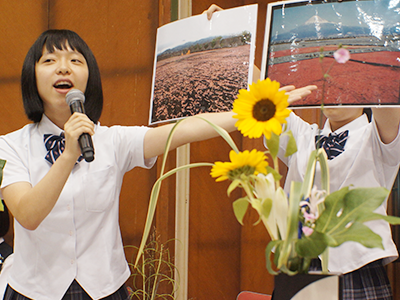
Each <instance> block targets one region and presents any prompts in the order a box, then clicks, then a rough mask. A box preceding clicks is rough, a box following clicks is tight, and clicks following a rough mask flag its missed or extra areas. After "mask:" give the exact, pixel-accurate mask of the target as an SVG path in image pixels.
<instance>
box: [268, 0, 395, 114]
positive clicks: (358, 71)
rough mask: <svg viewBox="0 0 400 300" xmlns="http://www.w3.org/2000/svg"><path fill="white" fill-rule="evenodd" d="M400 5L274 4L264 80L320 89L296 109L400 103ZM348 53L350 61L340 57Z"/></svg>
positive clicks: (374, 1)
mask: <svg viewBox="0 0 400 300" xmlns="http://www.w3.org/2000/svg"><path fill="white" fill-rule="evenodd" d="M399 15H400V2H399V1H392V0H364V1H340V2H339V1H337V2H336V1H328V2H320V1H312V2H309V1H296V2H288V1H285V2H277V3H272V4H269V6H268V13H267V26H266V35H265V43H266V44H265V46H264V50H263V65H262V76H264V78H266V77H269V78H270V79H271V80H276V81H278V82H280V83H281V85H295V86H297V87H301V86H305V85H309V84H315V85H317V86H318V90H317V91H316V92H314V93H313V94H312V95H310V96H308V97H307V98H305V99H303V100H301V101H298V102H295V103H294V104H292V106H293V107H296V108H301V107H305V108H309V107H312V106H320V105H321V101H323V103H324V105H331V106H332V105H355V106H365V107H371V106H376V105H399V104H400V23H399ZM339 48H344V49H346V50H348V52H349V54H350V57H349V59H348V60H347V61H346V62H342V63H340V62H338V60H336V59H335V58H334V53H335V52H336V51H337V50H338V49H339Z"/></svg>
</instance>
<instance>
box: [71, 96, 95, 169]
mask: <svg viewBox="0 0 400 300" xmlns="http://www.w3.org/2000/svg"><path fill="white" fill-rule="evenodd" d="M65 101H66V102H67V104H68V105H69V108H70V109H71V114H73V113H74V112H79V113H83V114H84V113H85V107H84V106H83V103H85V95H84V94H83V93H82V92H81V91H80V90H78V89H72V90H70V91H69V92H68V93H67V95H66V96H65ZM78 142H79V146H80V147H81V152H82V155H83V158H84V159H85V160H86V161H87V162H91V161H93V160H94V149H93V142H92V137H91V136H90V134H88V133H82V134H81V136H80V137H79V139H78Z"/></svg>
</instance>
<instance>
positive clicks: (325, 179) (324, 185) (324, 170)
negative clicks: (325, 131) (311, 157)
mask: <svg viewBox="0 0 400 300" xmlns="http://www.w3.org/2000/svg"><path fill="white" fill-rule="evenodd" d="M316 156H317V159H318V162H319V165H320V168H321V189H323V190H324V191H326V193H327V194H329V167H328V157H327V156H326V152H325V150H323V149H322V148H319V149H318V150H317V153H316Z"/></svg>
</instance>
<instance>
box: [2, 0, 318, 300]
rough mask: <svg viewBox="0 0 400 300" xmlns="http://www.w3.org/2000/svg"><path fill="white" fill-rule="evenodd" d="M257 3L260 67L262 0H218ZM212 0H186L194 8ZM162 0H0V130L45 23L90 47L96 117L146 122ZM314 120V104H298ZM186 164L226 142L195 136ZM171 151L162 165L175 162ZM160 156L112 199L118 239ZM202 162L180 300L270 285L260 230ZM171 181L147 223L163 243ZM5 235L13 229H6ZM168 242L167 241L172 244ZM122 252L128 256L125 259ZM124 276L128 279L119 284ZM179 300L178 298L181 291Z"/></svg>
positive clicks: (135, 217) (221, 151) (193, 191)
mask: <svg viewBox="0 0 400 300" xmlns="http://www.w3.org/2000/svg"><path fill="white" fill-rule="evenodd" d="M257 2H258V4H259V14H258V18H259V22H258V28H257V48H256V65H258V66H260V64H261V57H262V47H263V36H264V27H265V14H266V7H267V2H266V1H246V0H220V1H218V3H217V4H219V5H220V6H222V7H224V8H231V7H236V6H241V5H245V4H253V3H257ZM212 3H213V1H208V0H193V4H192V9H193V14H200V13H202V12H203V10H205V9H206V8H208V7H209V5H210V4H212ZM170 5H171V2H170V0H144V1H137V0H117V1H115V0H96V1H95V0H69V1H61V0H59V1H57V0H24V1H7V0H0V28H2V35H1V39H0V107H1V110H0V120H1V121H0V124H1V125H0V134H5V133H8V132H10V131H13V130H16V129H19V128H21V127H22V126H23V125H25V124H26V123H27V122H28V120H27V118H26V117H25V115H24V111H23V107H22V100H21V93H20V85H19V77H20V71H21V68H22V63H23V59H24V57H25V54H26V53H27V51H28V49H29V47H30V45H31V44H32V43H33V42H34V41H35V40H36V38H37V37H38V36H39V34H40V33H41V32H42V31H44V30H46V29H49V28H57V29H61V28H66V29H71V30H74V31H76V32H77V33H78V34H79V35H80V36H81V37H82V38H83V39H84V40H85V41H86V42H87V43H88V45H89V46H90V47H91V49H92V51H93V52H94V54H95V56H96V58H97V60H98V63H99V66H100V70H101V74H102V80H103V90H104V100H105V102H104V109H103V114H102V117H101V118H100V122H101V124H103V125H114V124H121V125H146V124H147V122H148V115H149V103H150V95H151V80H152V70H153V69H152V68H153V59H154V46H155V37H156V29H157V27H158V26H161V25H163V24H166V23H168V22H169V21H170V17H171V13H170ZM299 114H301V115H302V116H303V117H305V118H306V119H307V120H309V121H313V122H315V121H317V120H318V118H319V114H318V112H316V111H301V112H299ZM233 137H234V139H235V141H236V143H237V145H238V146H239V147H241V148H242V149H251V148H253V147H256V148H258V149H264V148H263V145H262V142H261V140H255V141H254V140H249V139H243V138H242V137H241V136H240V134H238V133H234V134H233ZM190 149H191V162H199V161H217V160H227V159H228V152H229V150H230V149H229V147H228V146H227V145H226V144H225V142H224V141H223V140H222V139H221V138H215V139H211V140H209V141H205V142H200V143H194V144H192V145H191V147H190ZM174 157H175V151H174V152H172V153H171V154H170V159H169V163H168V166H169V168H172V167H173V166H174V164H175V159H174ZM159 168H160V164H158V165H157V167H155V168H153V169H152V170H143V169H134V170H132V171H131V172H129V173H128V174H126V176H125V179H124V184H123V188H122V192H121V200H120V203H121V204H120V205H121V209H120V225H121V230H122V235H123V240H124V244H125V245H136V246H138V245H139V242H140V238H141V234H142V230H143V225H144V222H145V216H146V213H147V203H148V199H149V195H150V190H151V186H152V184H153V183H154V181H155V179H156V177H157V172H158V169H159ZM209 171H210V170H209V169H195V170H192V171H191V182H190V223H189V230H190V231H189V235H190V238H189V296H188V298H189V299H197V300H210V299H211V300H213V299H221V300H223V299H235V298H236V296H237V294H238V293H239V292H240V291H241V290H252V291H257V292H262V293H271V292H272V289H273V278H272V276H271V275H269V274H268V272H267V271H266V268H265V259H264V250H265V247H266V245H267V243H268V237H267V234H266V231H265V229H264V228H263V226H262V225H257V226H253V223H254V222H255V221H256V220H257V216H256V215H255V213H254V212H252V211H250V212H249V214H248V215H247V216H246V218H245V225H244V226H241V225H239V223H238V222H237V221H236V219H235V217H234V215H233V210H232V201H233V200H234V199H236V198H237V197H239V196H240V194H238V193H239V192H236V194H233V195H232V197H230V198H229V197H227V195H226V188H227V186H228V184H227V183H215V182H214V180H213V179H211V178H210V176H209ZM174 201H175V179H174V178H171V179H169V180H168V181H166V182H165V183H164V184H163V188H162V193H161V198H160V201H159V205H158V209H157V216H156V221H155V226H156V227H157V231H158V233H159V234H160V236H161V240H163V241H166V240H168V239H171V238H173V237H174V210H175V204H174ZM6 240H7V241H9V242H12V233H9V235H8V236H7V237H6ZM171 250H173V246H172V249H171ZM130 259H131V258H130V257H128V260H130ZM128 283H129V282H128ZM181 300H183V299H181Z"/></svg>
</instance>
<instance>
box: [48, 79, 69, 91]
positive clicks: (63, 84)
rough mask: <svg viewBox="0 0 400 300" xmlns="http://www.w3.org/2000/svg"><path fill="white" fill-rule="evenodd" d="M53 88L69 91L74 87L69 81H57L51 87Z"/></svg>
mask: <svg viewBox="0 0 400 300" xmlns="http://www.w3.org/2000/svg"><path fill="white" fill-rule="evenodd" d="M53 87H54V88H56V89H60V90H69V89H71V88H73V87H74V85H73V84H72V82H71V81H70V80H65V79H64V80H62V79H61V80H57V81H56V83H55V84H54V85H53Z"/></svg>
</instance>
